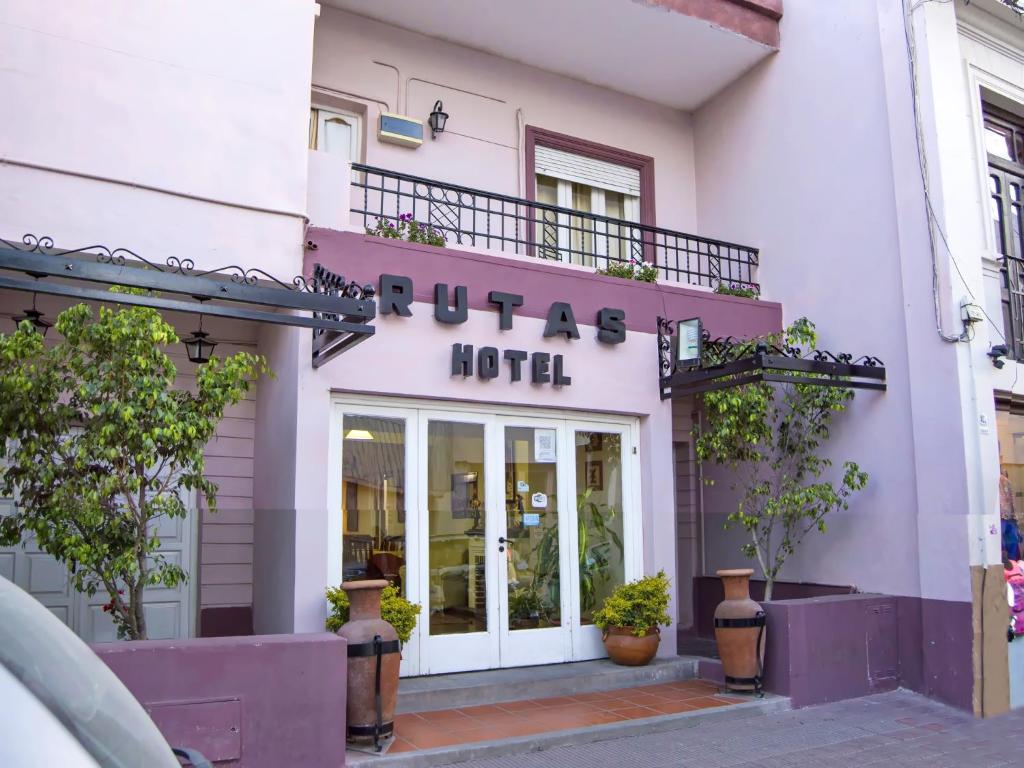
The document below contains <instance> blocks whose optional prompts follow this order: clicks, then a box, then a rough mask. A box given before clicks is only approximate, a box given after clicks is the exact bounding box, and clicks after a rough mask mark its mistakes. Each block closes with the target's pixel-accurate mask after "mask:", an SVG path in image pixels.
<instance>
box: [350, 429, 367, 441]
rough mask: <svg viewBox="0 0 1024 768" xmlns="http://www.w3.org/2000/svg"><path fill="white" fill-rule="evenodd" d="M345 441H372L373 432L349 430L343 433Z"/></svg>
mask: <svg viewBox="0 0 1024 768" xmlns="http://www.w3.org/2000/svg"><path fill="white" fill-rule="evenodd" d="M345 439H346V440H373V432H370V431H369V430H367V429H350V430H349V431H348V432H346V433H345Z"/></svg>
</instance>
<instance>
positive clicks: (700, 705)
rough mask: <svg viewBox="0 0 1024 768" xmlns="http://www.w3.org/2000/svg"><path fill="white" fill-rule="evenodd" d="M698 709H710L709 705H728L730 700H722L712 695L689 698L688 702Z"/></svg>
mask: <svg viewBox="0 0 1024 768" xmlns="http://www.w3.org/2000/svg"><path fill="white" fill-rule="evenodd" d="M686 703H687V704H690V705H692V706H694V707H696V708H697V709H708V708H709V707H728V706H729V702H728V701H722V700H721V699H713V698H711V697H710V696H702V697H700V698H696V699H689V700H687V702H686Z"/></svg>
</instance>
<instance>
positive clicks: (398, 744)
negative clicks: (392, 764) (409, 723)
mask: <svg viewBox="0 0 1024 768" xmlns="http://www.w3.org/2000/svg"><path fill="white" fill-rule="evenodd" d="M415 750H416V746H415V745H414V744H412V743H411V742H409V741H406V740H405V739H400V738H395V743H394V744H392V745H391V747H390V748H389V749H388V754H389V755H390V754H392V753H394V752H413V751H415Z"/></svg>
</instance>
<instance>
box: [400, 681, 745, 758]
mask: <svg viewBox="0 0 1024 768" xmlns="http://www.w3.org/2000/svg"><path fill="white" fill-rule="evenodd" d="M746 700H747V699H743V698H739V697H736V696H723V695H721V694H719V693H718V687H717V686H715V685H714V684H712V683H708V682H705V681H704V680H683V681H679V682H674V683H660V684H657V685H645V686H641V687H639V688H620V689H617V690H613V691H600V692H596V693H581V694H578V695H575V696H557V697H555V698H550V699H530V700H526V701H509V702H504V703H502V704H486V705H483V706H476V707H465V708H463V709H440V710H435V711H432V712H417V713H414V714H404V715H398V716H396V717H395V731H396V734H397V738H396V740H395V743H394V744H393V745H392V746H391V750H390V751H391V752H392V753H394V752H412V751H415V750H420V749H436V748H438V747H447V746H453V745H456V744H467V743H471V742H474V741H491V740H493V739H508V738H512V737H515V736H529V735H531V734H535V733H545V732H549V731H563V730H569V729H571V728H585V727H587V726H593V725H604V724H606V723H614V722H620V721H623V720H637V719H640V718H644V717H658V716H659V715H668V714H678V713H681V712H691V711H695V710H698V709H708V708H711V707H728V706H730V705H732V704H739V703H741V702H743V701H746Z"/></svg>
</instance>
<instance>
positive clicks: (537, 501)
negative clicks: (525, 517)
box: [530, 491, 548, 509]
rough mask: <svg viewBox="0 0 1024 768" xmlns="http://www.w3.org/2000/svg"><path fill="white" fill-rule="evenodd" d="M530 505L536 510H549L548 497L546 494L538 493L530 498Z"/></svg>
mask: <svg viewBox="0 0 1024 768" xmlns="http://www.w3.org/2000/svg"><path fill="white" fill-rule="evenodd" d="M530 503H531V505H532V506H533V508H534V509H547V508H548V496H547V494H546V493H541V492H540V491H538V492H537V493H535V494H533V496H532V497H531V498H530Z"/></svg>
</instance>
